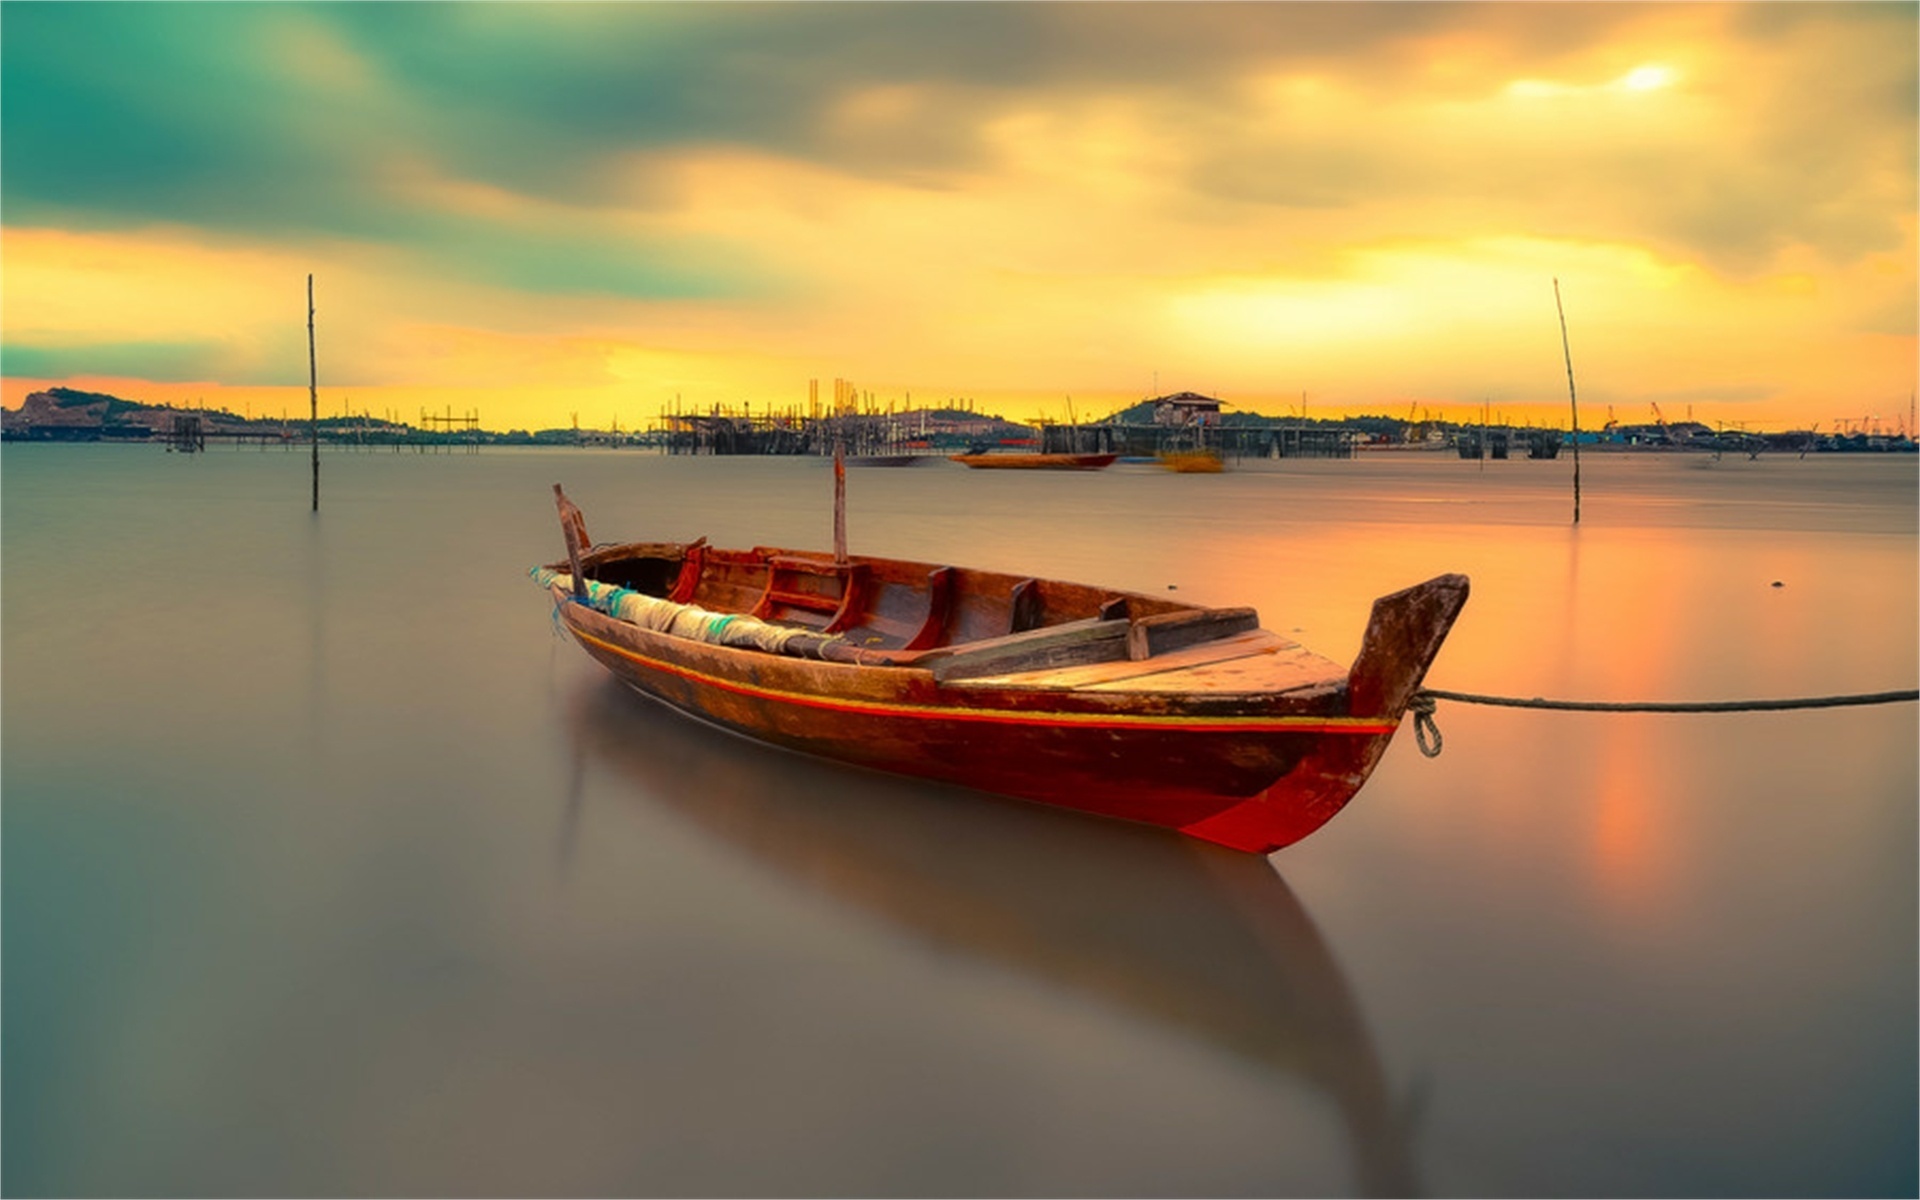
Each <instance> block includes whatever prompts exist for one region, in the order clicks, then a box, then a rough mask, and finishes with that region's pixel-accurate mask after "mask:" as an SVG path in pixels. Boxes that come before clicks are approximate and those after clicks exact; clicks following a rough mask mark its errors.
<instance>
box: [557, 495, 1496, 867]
mask: <svg viewBox="0 0 1920 1200" xmlns="http://www.w3.org/2000/svg"><path fill="white" fill-rule="evenodd" d="M554 491H555V493H556V500H557V502H558V504H559V507H560V512H561V517H562V519H561V526H562V530H563V533H564V534H565V539H566V544H567V559H566V560H565V561H562V562H558V563H554V564H551V565H549V566H546V567H538V568H535V569H534V570H533V571H532V572H531V574H532V575H533V578H534V580H535V581H536V582H537V583H539V584H540V585H541V586H543V587H545V588H546V589H548V591H549V592H550V594H551V595H552V597H553V599H554V602H555V604H556V614H557V615H556V619H557V620H558V621H559V622H560V624H561V625H562V626H563V627H564V628H565V629H566V630H567V631H568V632H569V633H571V634H572V635H573V637H574V639H575V640H576V641H578V642H579V644H580V646H581V647H582V648H583V649H585V650H586V652H587V653H588V654H589V655H591V656H592V657H593V658H595V659H596V660H598V661H599V662H600V663H601V665H603V666H605V667H606V668H607V669H608V670H609V671H611V672H612V673H613V674H614V676H615V677H617V678H618V679H619V680H620V681H621V682H623V683H625V684H627V685H628V686H630V687H632V688H633V689H635V690H636V691H639V692H641V693H642V694H644V695H647V696H651V697H653V698H654V699H656V700H660V701H662V702H663V703H666V704H668V705H671V706H672V707H674V708H677V709H679V710H681V711H682V712H685V713H687V714H689V715H691V716H694V717H697V718H699V719H702V720H705V721H709V722H712V723H713V724H716V725H720V726H722V727H724V728H727V729H731V730H733V731H734V732H736V733H741V734H745V735H747V736H748V737H752V738H756V739H758V740H761V741H765V742H770V743H772V744H774V745H778V746H784V747H786V748H788V749H791V750H799V751H803V752H805V753H809V754H814V755H818V756H820V757H822V758H829V759H835V760H838V761H841V762H850V763H853V764H855V765H858V766H864V767H871V768H874V769H876V770H881V771H888V772H892V773H894V774H898V775H910V776H918V777H921V778H928V779H938V780H943V781H946V782H949V783H957V784H960V785H963V786H966V787H971V788H976V789H978V790H981V791H986V792H996V793H1000V794H1002V795H1008V796H1016V797H1019V798H1021V799H1025V800H1033V801H1038V802H1039V803H1042V804H1051V805H1055V806H1057V807H1061V808H1071V809H1077V810H1080V811H1083V812H1091V813H1096V814H1099V815H1102V816H1108V817H1118V818H1122V819H1125V820H1131V821H1138V822H1142V823H1145V824H1149V825H1158V826H1162V827H1164V828H1170V829H1177V830H1179V831H1180V832H1182V833H1185V834H1188V835H1189V836H1192V837H1196V838H1199V839H1201V840H1203V841H1209V842H1214V843H1217V844H1219V845H1223V846H1228V847H1231V848H1233V849H1235V850H1244V851H1249V852H1253V853H1259V854H1265V853H1267V852H1268V851H1271V850H1277V849H1279V848H1280V847H1282V846H1286V845H1289V844H1291V843H1293V842H1296V841H1298V840H1300V839H1301V838H1303V837H1305V836H1307V835H1308V834H1310V833H1312V832H1313V831H1314V830H1316V829H1318V828H1319V827H1320V826H1321V825H1323V824H1325V823H1326V822H1327V821H1328V820H1329V819H1330V818H1332V817H1333V815H1334V814H1335V813H1337V812H1339V811H1340V809H1341V808H1343V807H1344V806H1345V805H1346V803H1347V801H1348V800H1349V799H1351V798H1352V797H1353V795H1354V793H1355V792H1357V791H1358V790H1359V789H1360V786H1361V784H1362V783H1363V782H1364V781H1365V780H1366V778H1367V776H1368V774H1370V773H1371V772H1372V770H1373V766H1374V764H1375V763H1376V762H1378V761H1379V759H1380V756H1381V755H1382V754H1383V753H1385V752H1386V748H1387V743H1388V742H1389V741H1390V740H1391V739H1392V737H1393V735H1394V732H1395V731H1396V730H1397V729H1398V728H1399V726H1400V721H1401V718H1402V717H1403V716H1404V715H1405V713H1406V711H1407V706H1408V704H1409V703H1410V701H1411V699H1412V697H1413V695H1414V693H1415V691H1417V690H1418V688H1419V686H1420V682H1421V680H1422V679H1423V678H1424V677H1425V675H1426V671H1427V667H1428V665H1429V664H1430V663H1431V662H1432V661H1433V658H1434V656H1435V655H1436V654H1437V653H1438V652H1439V650H1440V645H1441V643H1442V642H1443V641H1444V640H1445V638H1446V635H1447V631H1448V630H1449V629H1450V628H1451V627H1452V625H1453V622H1454V618H1455V617H1456V616H1458V615H1459V612H1460V609H1461V606H1462V605H1464V604H1465V603H1466V599H1467V580H1466V577H1465V576H1462V575H1442V576H1439V577H1437V578H1434V579H1430V580H1428V581H1427V582H1425V583H1422V584H1419V585H1417V586H1415V587H1411V588H1408V589H1406V590H1404V591H1400V592H1396V593H1394V594H1393V595H1390V596H1383V597H1381V598H1380V599H1378V600H1376V601H1374V604H1373V612H1372V616H1371V619H1370V621H1369V622H1368V625H1367V629H1366V633H1365V635H1364V636H1363V638H1362V641H1361V647H1360V652H1359V655H1358V656H1357V657H1356V658H1355V659H1354V661H1353V664H1352V665H1351V666H1350V667H1349V666H1342V665H1341V664H1339V663H1336V662H1333V661H1331V660H1329V659H1326V658H1322V657H1320V656H1319V655H1317V654H1314V653H1313V652H1311V651H1309V650H1307V649H1306V648H1305V647H1303V646H1300V645H1299V644H1298V643H1296V642H1293V641H1291V640H1290V639H1287V638H1284V637H1281V636H1280V635H1279V634H1276V633H1271V632H1268V631H1267V630H1264V629H1261V628H1260V621H1259V617H1258V616H1257V615H1256V614H1255V613H1254V611H1253V610H1252V609H1250V608H1205V607H1201V606H1198V605H1193V604H1185V603H1181V602H1179V601H1175V600H1170V599H1168V598H1166V597H1164V596H1154V595H1146V594H1142V593H1130V592H1121V591H1114V590H1110V589H1106V588H1100V587H1091V586H1087V585H1083V584H1075V583H1065V582H1059V581H1055V580H1046V579H1033V578H1022V577H1020V576H1018V575H1011V574H1004V573H1000V572H994V571H983V570H974V569H968V568H961V567H953V566H946V565H942V564H938V563H926V562H908V561H902V560H898V559H890V558H873V557H867V556H864V555H846V554H844V553H841V554H838V555H834V554H822V553H807V552H797V551H792V550H778V549H772V548H768V547H764V546H760V547H755V548H753V549H750V550H722V549H718V548H716V547H711V546H708V545H707V544H706V542H705V540H704V539H702V540H701V541H697V542H691V543H680V542H622V543H619V544H614V545H608V546H603V547H599V548H595V549H591V550H590V549H588V546H589V542H588V540H587V536H586V522H585V518H584V517H582V516H581V514H580V510H579V509H578V508H577V507H575V506H574V505H573V504H572V503H571V502H570V501H568V500H567V499H566V497H565V496H564V495H560V494H559V491H560V489H559V488H558V487H557V486H556V487H555V489H554ZM836 515H837V513H836ZM576 580H577V581H578V582H576Z"/></svg>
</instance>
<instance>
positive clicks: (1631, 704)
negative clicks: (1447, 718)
mask: <svg viewBox="0 0 1920 1200" xmlns="http://www.w3.org/2000/svg"><path fill="white" fill-rule="evenodd" d="M1441 700H1457V701H1459V702H1460V703H1461V704H1488V705H1494V706H1496V707H1500V708H1547V709H1553V710H1555V711H1557V712H1642V713H1729V712H1783V711H1787V710H1790V709H1800V708H1851V707H1855V706H1858V705H1864V704H1901V703H1912V702H1913V701H1915V700H1920V689H1914V688H1908V689H1906V690H1905V691H1898V692H1862V693H1858V694H1856V695H1851V696H1805V697H1801V698H1799V699H1792V700H1701V701H1658V700H1631V701H1612V700H1547V699H1544V698H1542V697H1540V696H1535V697H1533V698H1532V699H1526V698H1523V697H1520V696H1482V695H1478V694H1476V693H1474V692H1446V691H1441V690H1440V689H1438V688H1422V689H1421V690H1419V691H1417V692H1415V693H1414V694H1413V698H1412V699H1411V700H1409V701H1408V702H1407V708H1408V710H1409V711H1410V712H1412V713H1413V738H1414V742H1415V743H1416V744H1417V745H1418V746H1419V747H1420V753H1422V754H1424V755H1426V756H1427V757H1428V758H1437V757H1439V755H1440V748H1441V746H1442V745H1444V744H1445V739H1443V738H1442V737H1441V736H1440V726H1439V725H1437V724H1436V723H1435V722H1434V719H1433V714H1434V710H1435V708H1436V707H1437V705H1438V702H1439V701H1441Z"/></svg>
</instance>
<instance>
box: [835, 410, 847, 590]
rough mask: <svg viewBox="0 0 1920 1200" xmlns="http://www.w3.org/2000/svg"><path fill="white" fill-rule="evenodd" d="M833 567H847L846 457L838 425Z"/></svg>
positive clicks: (836, 434)
mask: <svg viewBox="0 0 1920 1200" xmlns="http://www.w3.org/2000/svg"><path fill="white" fill-rule="evenodd" d="M833 565H834V566H836V567H844V566H846V565H847V456H846V449H845V447H844V446H843V445H842V444H841V441H840V428H839V425H838V424H835V426H834V433H833Z"/></svg>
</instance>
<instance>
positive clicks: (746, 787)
mask: <svg viewBox="0 0 1920 1200" xmlns="http://www.w3.org/2000/svg"><path fill="white" fill-rule="evenodd" d="M571 723H572V731H573V733H574V735H575V736H576V737H577V739H578V743H577V747H578V751H579V752H580V755H581V758H582V760H583V763H584V766H585V767H586V768H587V769H589V770H597V768H600V767H610V768H612V769H613V770H614V771H616V772H617V773H618V774H619V775H620V776H621V777H622V778H623V779H625V780H627V781H630V782H632V783H634V784H636V785H637V787H638V788H639V790H640V794H642V795H645V796H647V797H651V798H653V799H656V800H658V801H660V802H661V803H663V804H665V805H668V806H670V807H671V809H672V810H673V811H674V812H675V813H676V814H678V815H679V816H681V817H684V818H685V819H686V820H688V821H689V822H691V823H692V824H693V825H695V826H697V827H698V828H699V829H701V830H704V831H705V832H706V833H708V834H710V835H711V836H713V837H715V838H717V839H719V840H721V841H723V842H725V843H727V844H729V845H731V846H733V847H735V848H737V849H739V850H741V851H743V852H745V853H746V854H748V855H750V856H752V857H753V858H755V859H756V860H758V861H761V862H764V863H766V864H767V865H769V866H772V867H774V868H777V869H778V870H780V871H781V872H783V873H785V874H787V875H789V876H791V877H793V878H794V879H796V880H798V881H799V882H801V883H802V884H803V885H805V886H808V887H811V888H814V889H817V890H819V891H821V892H824V893H827V894H829V895H831V896H833V897H835V898H837V899H839V900H841V901H843V902H846V903H849V904H852V905H855V906H857V907H859V908H860V909H862V910H865V911H867V912H870V913H873V914H875V915H878V916H880V917H882V918H884V919H886V920H887V921H888V922H890V923H891V924H893V925H894V926H896V927H897V928H900V929H902V930H904V931H906V932H908V933H909V934H911V935H913V936H915V937H917V938H920V939H922V940H924V941H926V942H928V943H930V944H932V945H934V946H936V947H938V948H940V949H942V950H945V951H950V952H959V953H964V954H968V955H972V956H975V957H978V958H980V959H983V960H987V961H989V962H992V963H994V964H997V965H1000V966H1002V967H1007V968H1011V969H1013V970H1016V971H1018V972H1020V973H1022V974H1023V975H1026V976H1028V977H1031V978H1033V979H1036V980H1039V981H1042V982H1044V983H1047V984H1049V985H1052V986H1055V987H1060V988H1066V989H1069V990H1071V991H1073V992H1075V993H1076V994H1080V995H1084V996H1089V997H1092V998H1094V999H1096V1000H1099V1001H1101V1002H1103V1003H1104V1004H1106V1005H1108V1006H1110V1007H1111V1008H1112V1009H1115V1010H1117V1011H1120V1012H1122V1013H1124V1014H1127V1015H1130V1016H1132V1017H1135V1018H1140V1019H1145V1020H1148V1021H1151V1022H1154V1023H1156V1024H1159V1025H1163V1026H1167V1027H1171V1028H1176V1029H1179V1030H1182V1031H1185V1032H1187V1033H1189V1034H1192V1035H1196V1036H1198V1037H1201V1038H1203V1039H1205V1040H1206V1041H1207V1042H1209V1043H1211V1044H1213V1045H1215V1046H1216V1047H1219V1048H1223V1049H1225V1050H1228V1051H1230V1052H1232V1053H1234V1054H1236V1055H1239V1056H1241V1057H1243V1058H1245V1059H1248V1060H1252V1061H1254V1062H1258V1063H1261V1064H1264V1065H1266V1066H1268V1067H1270V1068H1272V1069H1274V1070H1276V1071H1281V1072H1286V1073H1290V1074H1297V1075H1300V1076H1304V1077H1305V1078H1306V1079H1307V1080H1308V1081H1310V1082H1311V1083H1312V1084H1313V1085H1314V1087H1315V1088H1317V1089H1318V1090H1319V1091H1320V1092H1321V1093H1323V1094H1324V1095H1325V1096H1326V1097H1327V1098H1328V1099H1330V1100H1331V1101H1332V1102H1333V1103H1334V1104H1335V1105H1336V1106H1337V1107H1338V1109H1339V1112H1340V1116H1341V1119H1342V1123H1343V1124H1344V1126H1345V1128H1346V1130H1347V1131H1348V1134H1349V1136H1350V1138H1351V1147H1350V1150H1351V1155H1352V1159H1353V1164H1354V1171H1355V1182H1356V1185H1357V1186H1358V1187H1359V1188H1360V1189H1361V1191H1362V1192H1363V1193H1364V1194H1367V1195H1395V1196H1408V1195H1414V1194H1416V1193H1417V1191H1418V1183H1417V1180H1416V1178H1415V1175H1414V1170H1413V1163H1412V1159H1411V1153H1410V1146H1409V1140H1410V1139H1409V1131H1408V1129H1407V1120H1406V1116H1407V1114H1406V1113H1405V1112H1404V1111H1403V1110H1402V1108H1401V1106H1397V1105H1396V1104H1395V1103H1394V1102H1393V1098H1392V1096H1391V1095H1390V1093H1389V1090H1388V1086H1387V1081H1386V1078H1385V1073H1384V1071H1383V1070H1382V1067H1381V1064H1380V1061H1379V1057H1378V1055H1377V1053H1376V1052H1375V1050H1374V1046H1373V1042H1372V1039H1371V1037H1370V1036H1369V1034H1368V1032H1367V1029H1366V1027H1365V1024H1364V1023H1363V1021H1362V1018H1361V1015H1360V1010H1359V1006H1358V1004H1357V1003H1356V1002H1355V1000H1354V997H1353V994H1352V992H1351V991H1350V990H1349V989H1348V987H1347V984H1346V981H1345V979H1344V978H1343V977H1342V975H1341V972H1340V968H1339V966H1338V964H1337V963H1336V962H1335V960H1334V957H1333V954H1332V952H1331V950H1330V949H1329V947H1328V946H1327V944H1326V942H1325V940H1324V939H1323V938H1322V937H1321V936H1320V933H1319V930H1318V929H1316V928H1315V926H1314V924H1313V921H1312V920H1311V918H1309V917H1308V916H1307V913H1306V911H1305V910H1304V909H1303V908H1302V907H1301V905H1300V902H1299V901H1298V900H1297V899H1295V898H1294V895H1293V892H1292V891H1291V890H1290V889H1289V888H1288V887H1287V885H1286V883H1285V882H1284V881H1283V880H1282V879H1281V878H1280V876H1279V875H1278V874H1277V873H1276V872H1275V870H1274V868H1273V866H1272V864H1271V863H1270V862H1269V861H1268V860H1267V859H1265V858H1262V857H1259V856H1255V855H1247V854H1240V853H1237V852H1235V851H1232V850H1227V849H1223V848H1221V847H1218V846H1212V845H1208V844H1206V843H1203V842H1199V841H1196V840H1194V839H1192V838H1187V837H1181V836H1179V835H1178V834H1175V833H1171V832H1169V831H1166V830H1160V829H1153V828H1149V827H1146V826H1135V825H1128V824H1123V823H1120V822H1115V821H1108V820H1102V819H1099V818H1095V817H1087V816H1082V815H1079V814H1076V813H1072V812H1066V811H1061V810H1057V809H1052V808H1046V807H1043V806H1040V805H1031V804H1023V803H1021V802H1020V801H1017V800H1007V799H1002V798H1000V797H993V796H986V795H983V794H981V793H977V792H969V791H963V790H961V789H958V788H950V787H946V786H943V785H940V784H934V783H925V782H920V781H912V780H901V779H898V778H894V777H891V776H883V775H879V774H875V773H870V772H866V771H861V770H858V769H856V768H851V767H845V766H841V765H839V764H835V763H828V762H823V761H819V760H815V759H811V758H807V757H803V756H800V755H795V754H790V753H787V752H785V751H781V750H777V749H773V748H770V747H766V746H763V745H761V744H759V743H755V742H750V741H747V740H745V739H743V738H740V737H737V736H734V735H732V734H729V733H726V732H723V731H721V730H718V729H715V728H712V727H709V726H705V725H702V724H699V723H697V722H694V721H691V720H689V719H687V718H685V717H683V716H680V715H678V714H676V713H673V712H671V711H670V710H668V709H665V708H663V707H660V706H658V705H656V704H653V703H651V702H649V701H648V700H646V699H644V698H642V697H640V696H636V695H634V694H632V693H630V692H628V691H626V690H625V689H623V688H621V687H620V686H619V685H617V684H615V683H613V682H612V681H607V682H605V683H604V684H596V685H594V686H591V687H589V688H587V689H585V690H584V691H583V692H582V693H581V694H579V695H578V696H577V697H576V701H575V704H574V706H573V713H572V722H571ZM577 804H578V795H577V792H576V795H575V796H574V797H572V798H570V800H569V807H568V817H567V820H568V825H569V831H570V830H571V826H572V823H573V822H574V821H575V820H576V819H577V817H578V813H577ZM564 836H565V837H566V838H570V837H571V833H570V832H569V833H567V834H566V835H564ZM563 844H564V843H563Z"/></svg>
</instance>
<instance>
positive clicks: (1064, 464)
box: [952, 454, 1120, 471]
mask: <svg viewBox="0 0 1920 1200" xmlns="http://www.w3.org/2000/svg"><path fill="white" fill-rule="evenodd" d="M952 457H953V461H954V462H957V463H961V464H964V465H966V466H969V467H985V468H995V469H1002V470H1013V471H1098V470H1101V469H1102V468H1105V467H1110V466H1112V465H1113V464H1114V463H1115V462H1116V461H1118V460H1119V458H1120V456H1119V455H1118V454H955V455H953V456H952Z"/></svg>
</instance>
